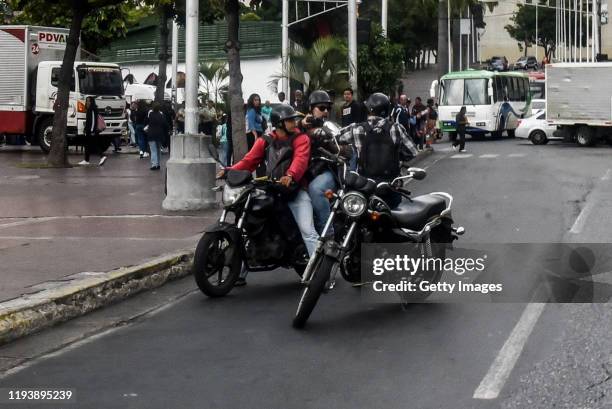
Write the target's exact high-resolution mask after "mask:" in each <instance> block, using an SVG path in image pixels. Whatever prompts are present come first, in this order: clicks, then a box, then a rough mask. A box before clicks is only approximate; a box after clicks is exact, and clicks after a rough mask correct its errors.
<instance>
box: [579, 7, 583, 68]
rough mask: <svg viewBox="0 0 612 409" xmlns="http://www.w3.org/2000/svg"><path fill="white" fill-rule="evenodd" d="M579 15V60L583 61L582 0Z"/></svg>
mask: <svg viewBox="0 0 612 409" xmlns="http://www.w3.org/2000/svg"><path fill="white" fill-rule="evenodd" d="M578 15H579V16H580V23H578V24H579V28H578V31H579V32H580V37H579V38H580V40H579V42H578V47H579V48H578V49H579V50H580V52H579V55H578V57H579V61H580V62H582V0H580V12H579V13H578Z"/></svg>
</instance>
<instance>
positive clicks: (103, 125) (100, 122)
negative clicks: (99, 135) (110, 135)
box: [96, 114, 106, 132]
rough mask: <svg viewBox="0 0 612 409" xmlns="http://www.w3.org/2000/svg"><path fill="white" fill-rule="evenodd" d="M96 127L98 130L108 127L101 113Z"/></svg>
mask: <svg viewBox="0 0 612 409" xmlns="http://www.w3.org/2000/svg"><path fill="white" fill-rule="evenodd" d="M96 129H97V130H98V132H104V130H105V129H106V122H105V121H104V117H103V116H102V115H100V114H98V116H97V118H96Z"/></svg>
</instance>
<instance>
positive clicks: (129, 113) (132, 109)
mask: <svg viewBox="0 0 612 409" xmlns="http://www.w3.org/2000/svg"><path fill="white" fill-rule="evenodd" d="M135 113H136V103H134V102H132V103H131V104H128V105H127V109H126V117H127V120H128V129H129V132H130V146H132V147H134V146H136V130H135V129H134V114H135Z"/></svg>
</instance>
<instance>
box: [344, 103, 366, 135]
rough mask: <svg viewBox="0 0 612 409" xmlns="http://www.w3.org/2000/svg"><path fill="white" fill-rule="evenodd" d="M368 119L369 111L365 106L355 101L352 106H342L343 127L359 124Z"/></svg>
mask: <svg viewBox="0 0 612 409" xmlns="http://www.w3.org/2000/svg"><path fill="white" fill-rule="evenodd" d="M366 119H367V111H366V108H365V106H363V104H360V103H359V102H357V101H355V100H353V101H352V102H351V103H350V104H348V105H347V104H344V105H342V124H341V125H342V127H343V128H344V127H345V126H349V125H350V124H358V123H361V122H364V121H365V120H366Z"/></svg>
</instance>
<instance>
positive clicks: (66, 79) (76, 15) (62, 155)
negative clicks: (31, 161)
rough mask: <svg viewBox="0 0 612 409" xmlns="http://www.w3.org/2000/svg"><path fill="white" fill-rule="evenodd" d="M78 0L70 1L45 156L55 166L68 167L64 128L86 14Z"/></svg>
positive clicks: (85, 8)
mask: <svg viewBox="0 0 612 409" xmlns="http://www.w3.org/2000/svg"><path fill="white" fill-rule="evenodd" d="M83 3H84V2H82V1H80V0H73V2H72V13H73V17H72V22H71V23H70V33H69V34H68V39H67V40H66V51H65V52H64V59H63V60H62V68H61V70H60V78H59V84H58V87H57V98H56V101H55V104H54V107H53V109H54V110H55V114H54V115H53V134H52V137H51V151H50V152H49V156H48V158H47V163H48V164H49V166H53V167H57V168H65V167H70V163H69V162H68V145H67V142H66V128H67V122H68V106H69V104H70V87H71V85H72V84H71V83H72V81H74V80H73V79H72V73H73V71H74V61H75V59H76V53H77V49H78V48H79V37H80V35H81V26H82V25H83V19H84V18H85V15H86V14H87V11H88V10H87V4H83Z"/></svg>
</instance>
